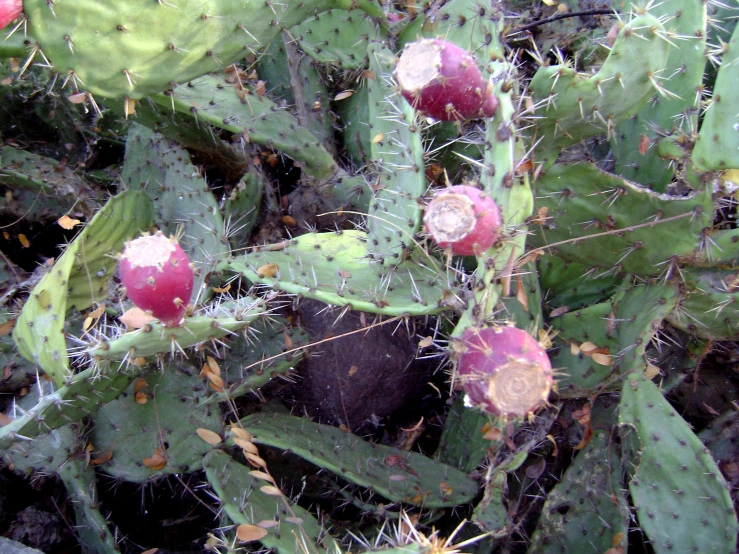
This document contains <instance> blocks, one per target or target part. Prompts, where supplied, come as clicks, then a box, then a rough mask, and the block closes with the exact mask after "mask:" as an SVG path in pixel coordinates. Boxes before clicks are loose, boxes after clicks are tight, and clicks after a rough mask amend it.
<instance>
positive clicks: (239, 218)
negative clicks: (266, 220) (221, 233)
mask: <svg viewBox="0 0 739 554" xmlns="http://www.w3.org/2000/svg"><path fill="white" fill-rule="evenodd" d="M263 191H264V177H263V176H262V174H261V173H257V172H249V173H247V174H246V175H244V177H242V178H241V179H240V180H239V182H238V183H237V184H236V186H235V187H234V188H233V190H232V191H231V194H230V195H229V197H228V198H227V199H226V202H225V204H224V205H223V219H224V220H225V222H226V229H227V231H228V232H227V233H226V235H227V236H228V242H229V243H230V244H231V248H232V249H233V250H232V251H234V250H235V251H236V252H240V251H241V250H242V249H243V248H245V247H246V246H247V244H248V243H249V237H250V236H251V231H252V229H253V228H254V224H255V223H256V221H257V216H258V215H259V207H260V205H261V203H262V193H263Z"/></svg>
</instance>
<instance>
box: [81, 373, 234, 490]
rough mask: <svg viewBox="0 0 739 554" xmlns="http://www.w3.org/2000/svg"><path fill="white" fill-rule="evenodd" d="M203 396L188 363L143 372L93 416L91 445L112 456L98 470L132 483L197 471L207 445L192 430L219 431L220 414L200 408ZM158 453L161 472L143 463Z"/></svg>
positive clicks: (200, 382)
mask: <svg viewBox="0 0 739 554" xmlns="http://www.w3.org/2000/svg"><path fill="white" fill-rule="evenodd" d="M205 396H206V392H205V384H204V382H203V379H201V378H199V377H198V368H195V367H193V366H192V365H189V364H170V365H167V366H165V367H164V370H163V371H159V370H155V371H151V372H147V373H142V374H141V375H140V376H139V378H138V379H136V380H135V381H134V382H133V383H132V384H131V385H130V386H129V388H128V389H127V390H126V391H125V393H124V394H122V395H120V396H119V397H118V398H117V399H115V400H113V401H111V402H108V403H107V404H105V405H104V406H102V407H101V408H100V409H99V410H98V411H97V412H96V413H95V414H93V416H92V420H93V423H94V427H93V430H92V434H91V436H90V440H91V442H92V444H93V445H95V448H96V450H97V451H99V452H102V453H112V458H111V459H110V460H109V461H107V462H105V463H104V464H103V465H102V466H101V469H102V470H103V471H105V472H106V473H108V474H109V475H111V476H113V477H115V478H120V479H123V480H124V481H128V482H131V483H145V482H147V481H149V480H153V479H156V478H160V477H163V476H165V475H171V474H172V473H190V472H192V471H195V470H198V469H200V468H201V467H202V461H203V456H204V455H205V454H206V453H207V452H208V451H209V450H210V449H211V446H210V445H209V444H208V443H206V442H205V441H203V440H202V439H201V438H200V437H199V436H198V434H197V430H198V429H201V428H202V429H208V430H210V431H214V432H216V433H218V432H220V431H221V414H220V411H219V410H218V407H217V406H204V405H201V401H202V399H203V398H204V397H205ZM157 449H161V451H163V456H162V458H163V459H164V460H166V461H165V462H164V465H163V467H161V468H159V467H157V466H158V464H153V463H149V464H147V463H146V460H147V459H151V458H154V457H155V451H156V450H157ZM152 465H153V466H155V467H153V468H152V467H151V466H152Z"/></svg>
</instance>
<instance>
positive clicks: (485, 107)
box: [395, 38, 498, 121]
mask: <svg viewBox="0 0 739 554" xmlns="http://www.w3.org/2000/svg"><path fill="white" fill-rule="evenodd" d="M395 80H396V81H397V82H398V86H399V87H400V91H401V93H402V94H403V96H404V97H405V99H406V100H407V101H408V102H409V103H410V104H411V105H412V106H413V107H414V109H416V110H418V111H419V112H421V113H423V114H425V115H427V116H429V117H433V118H434V119H438V120H440V121H463V120H467V119H477V118H481V117H491V116H493V115H495V112H496V110H497V109H498V99H497V98H496V97H495V95H494V94H493V85H492V84H491V83H490V82H489V81H487V80H486V79H485V78H484V77H483V76H482V73H481V72H480V68H479V67H478V66H477V62H476V61H475V58H474V56H472V54H470V53H469V52H467V51H466V50H464V49H463V48H460V47H459V46H457V45H456V44H454V43H453V42H449V41H447V40H444V39H440V38H437V39H422V40H419V41H417V42H411V43H410V44H407V45H406V47H405V49H404V50H403V54H402V55H401V56H400V59H399V60H398V65H397V67H396V69H395Z"/></svg>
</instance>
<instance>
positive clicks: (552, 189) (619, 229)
mask: <svg viewBox="0 0 739 554" xmlns="http://www.w3.org/2000/svg"><path fill="white" fill-rule="evenodd" d="M536 192H537V195H538V202H537V207H539V209H541V208H547V209H548V218H549V219H548V220H547V221H546V222H545V223H543V224H541V225H536V226H532V231H534V233H533V235H532V236H531V237H530V241H529V244H530V245H531V246H536V247H546V246H547V245H552V244H555V243H559V242H561V241H572V242H567V243H566V244H557V245H556V247H557V253H558V255H559V256H561V257H562V258H566V259H568V260H573V261H577V262H580V263H584V264H586V265H589V266H591V267H596V268H602V270H601V271H598V272H597V273H596V275H604V274H607V273H608V271H614V272H615V271H624V272H631V273H636V274H638V275H660V274H665V275H668V274H669V273H670V270H671V265H670V264H671V262H672V260H673V259H677V258H680V257H685V258H690V257H692V256H693V254H694V252H695V251H696V250H698V248H699V245H700V244H701V241H702V231H703V229H704V228H706V227H710V226H711V223H712V218H713V202H712V200H711V192H710V190H708V189H704V190H702V191H700V192H696V193H692V194H690V195H688V196H679V197H673V196H667V195H664V194H657V193H655V192H653V191H651V190H649V189H647V188H645V187H642V186H639V185H637V184H634V183H631V182H629V181H626V180H624V179H621V178H619V177H616V176H614V175H611V174H608V173H605V172H603V171H601V170H600V169H598V168H597V167H596V166H594V165H591V164H587V163H578V164H574V165H562V164H557V165H555V166H553V167H552V168H550V169H549V170H548V171H546V172H545V173H544V174H543V175H541V176H540V177H539V179H538V180H537V182H536ZM665 220H667V221H665ZM660 221H663V222H662V223H660ZM652 223H654V224H652ZM632 227H633V228H634V229H633V230H631V228H632ZM591 235H600V236H597V237H593V238H588V237H589V236H591ZM573 239H582V240H573Z"/></svg>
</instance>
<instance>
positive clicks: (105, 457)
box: [90, 450, 113, 466]
mask: <svg viewBox="0 0 739 554" xmlns="http://www.w3.org/2000/svg"><path fill="white" fill-rule="evenodd" d="M112 459H113V451H112V450H108V451H107V452H105V453H104V454H100V456H95V457H94V458H91V459H90V463H91V464H92V465H94V466H99V465H101V464H104V463H105V462H109V461H110V460H112Z"/></svg>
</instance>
